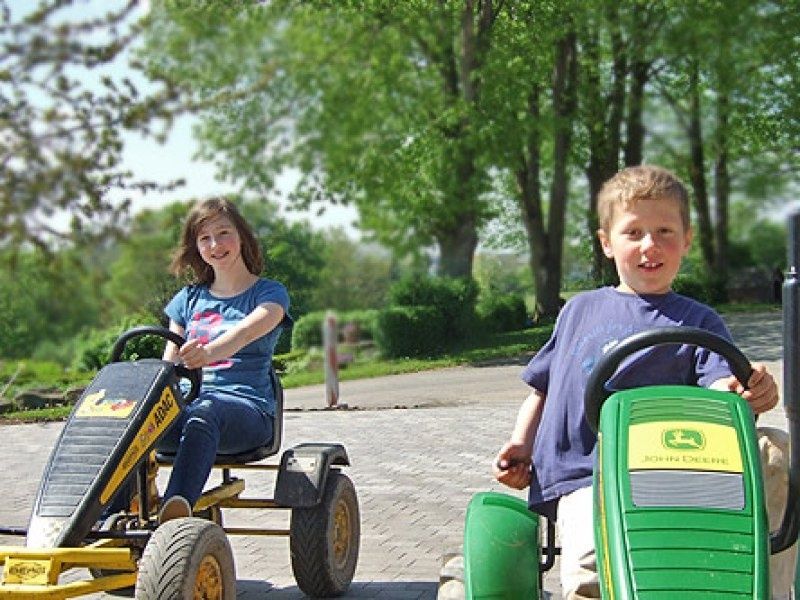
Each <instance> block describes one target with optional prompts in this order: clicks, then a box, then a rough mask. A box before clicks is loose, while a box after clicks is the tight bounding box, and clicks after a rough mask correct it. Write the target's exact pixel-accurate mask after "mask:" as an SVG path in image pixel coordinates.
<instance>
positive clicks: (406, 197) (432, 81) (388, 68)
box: [148, 0, 504, 276]
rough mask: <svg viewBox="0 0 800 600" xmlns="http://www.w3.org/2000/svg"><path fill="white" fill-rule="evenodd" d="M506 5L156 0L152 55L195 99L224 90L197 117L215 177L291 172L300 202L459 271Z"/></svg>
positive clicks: (251, 183)
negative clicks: (336, 208) (330, 210)
mask: <svg viewBox="0 0 800 600" xmlns="http://www.w3.org/2000/svg"><path fill="white" fill-rule="evenodd" d="M503 5H504V3H503V2H502V1H497V0H494V1H491V0H490V1H484V2H475V1H474V0H463V1H459V2H452V3H441V2H430V1H427V2H408V3H405V2H402V3H386V2H381V1H377V0H369V1H368V0H363V1H351V2H335V3H331V2H323V1H318V2H312V3H305V4H299V3H293V2H287V1H282V2H274V3H269V4H268V5H259V6H241V5H237V6H233V7H232V6H223V5H215V4H208V5H204V6H202V7H201V8H196V7H188V8H187V7H180V8H178V7H176V6H175V5H171V4H168V3H163V4H160V5H158V6H157V7H156V9H155V10H154V11H153V18H152V22H151V26H150V34H149V37H150V44H149V46H148V53H149V55H150V56H151V60H150V65H151V68H152V72H154V73H157V74H158V75H159V77H165V78H169V79H171V80H173V81H175V82H179V83H180V85H182V86H185V87H186V88H188V89H189V90H191V92H192V93H193V95H194V97H195V98H197V97H201V96H202V95H203V94H208V93H213V92H218V91H219V90H221V89H223V88H228V89H229V90H231V92H232V93H231V96H230V98H229V99H227V100H224V101H222V102H220V103H218V104H217V105H215V106H214V107H213V110H212V111H208V112H206V113H204V114H203V125H202V127H201V128H200V135H201V138H202V139H203V140H204V142H205V144H206V153H207V157H210V158H217V159H218V160H219V159H220V157H222V156H224V159H223V160H220V161H219V162H220V166H221V172H222V174H223V175H225V176H227V177H230V178H232V179H238V180H240V181H241V182H242V184H243V187H244V188H246V189H249V190H251V191H252V190H262V189H264V188H267V189H269V188H271V186H272V182H273V179H274V177H275V175H276V174H277V173H279V172H280V171H281V169H283V168H285V167H286V166H287V165H292V166H295V167H298V168H300V170H301V171H302V172H303V179H302V181H301V184H300V186H299V189H298V191H297V194H296V195H295V196H294V198H295V200H296V201H297V202H298V203H300V204H303V205H310V204H312V203H314V202H319V201H330V202H348V203H353V204H355V205H356V206H357V208H358V210H359V214H360V226H361V227H362V228H363V229H365V230H367V231H370V232H372V233H373V234H374V235H375V237H376V239H377V240H379V241H380V242H382V243H384V244H386V245H387V246H389V247H392V248H394V249H396V250H398V251H402V250H404V249H412V248H418V247H420V246H426V245H431V244H435V245H436V246H437V248H438V251H439V255H440V258H439V262H438V264H439V269H440V272H441V273H442V274H447V275H452V276H465V275H469V274H470V272H471V266H472V259H473V255H474V251H475V247H476V245H477V241H478V235H477V232H478V229H479V228H480V226H481V225H482V223H483V222H485V220H486V219H487V217H488V216H489V215H490V214H491V208H490V207H489V206H488V205H487V202H486V200H485V198H484V195H483V194H484V192H485V191H486V189H487V187H488V179H487V173H486V169H487V164H486V161H485V157H484V155H483V153H482V137H483V133H484V130H485V128H486V125H487V123H486V122H485V115H483V114H482V113H481V111H480V107H481V98H482V94H483V93H484V89H485V86H484V79H485V73H484V71H483V66H484V63H485V61H486V57H487V54H488V53H489V52H490V51H491V48H492V45H493V41H494V28H495V26H496V23H497V20H498V18H499V16H500V12H501V10H502V8H503ZM165 40H166V43H165Z"/></svg>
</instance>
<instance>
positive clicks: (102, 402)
mask: <svg viewBox="0 0 800 600" xmlns="http://www.w3.org/2000/svg"><path fill="white" fill-rule="evenodd" d="M135 406H136V402H135V401H133V400H130V399H129V398H114V397H108V396H106V390H105V388H103V389H101V390H100V391H97V392H95V393H93V394H87V395H86V396H85V397H84V398H83V400H82V401H81V404H80V406H79V407H78V409H77V411H76V413H75V415H76V416H78V417H90V418H91V417H112V418H117V419H127V418H128V417H129V416H130V414H131V412H132V411H133V408H134V407H135Z"/></svg>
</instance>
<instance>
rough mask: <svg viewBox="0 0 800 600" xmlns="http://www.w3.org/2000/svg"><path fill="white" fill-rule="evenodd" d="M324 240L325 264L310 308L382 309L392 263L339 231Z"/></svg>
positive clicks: (377, 249) (382, 253) (373, 248)
mask: <svg viewBox="0 0 800 600" xmlns="http://www.w3.org/2000/svg"><path fill="white" fill-rule="evenodd" d="M325 237H326V240H325V249H324V252H323V256H324V260H325V263H324V265H323V267H322V270H321V271H320V274H319V279H318V281H317V284H316V286H315V288H314V292H313V296H312V304H313V306H314V307H315V308H317V309H323V308H330V309H333V310H338V311H347V310H353V309H359V308H379V307H382V306H383V305H384V303H385V302H386V294H387V290H388V289H389V284H390V280H391V276H392V260H391V258H390V257H389V256H388V254H387V253H386V251H385V250H384V249H382V248H380V247H377V246H376V245H375V244H372V245H370V246H367V245H365V244H364V243H363V242H356V241H354V240H352V239H350V238H349V237H347V235H346V234H345V232H344V231H342V230H341V229H334V230H332V231H329V232H328V233H327V234H326V236H325Z"/></svg>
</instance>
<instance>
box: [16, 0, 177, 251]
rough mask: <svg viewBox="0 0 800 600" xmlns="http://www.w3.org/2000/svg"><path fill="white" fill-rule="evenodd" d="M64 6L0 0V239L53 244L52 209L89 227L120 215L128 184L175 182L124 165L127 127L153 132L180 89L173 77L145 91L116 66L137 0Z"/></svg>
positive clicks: (95, 229)
mask: <svg viewBox="0 0 800 600" xmlns="http://www.w3.org/2000/svg"><path fill="white" fill-rule="evenodd" d="M70 8H71V3H69V2H67V3H64V2H60V1H56V0H43V1H42V2H37V3H27V2H8V1H7V0H4V1H3V2H2V3H0V9H2V14H3V18H2V21H0V36H2V42H3V53H2V55H1V56H0V72H1V73H2V86H0V105H2V106H3V114H2V132H3V143H2V144H1V145H0V217H1V218H0V246H5V247H8V248H24V247H25V246H24V243H25V242H28V241H34V242H35V243H36V244H37V245H41V246H55V245H56V244H55V241H56V240H58V238H59V237H64V235H63V234H64V232H63V231H60V232H56V231H55V230H54V228H53V226H52V217H53V216H54V215H55V214H58V213H62V214H65V215H69V217H70V223H69V230H68V232H67V233H70V234H72V235H73V237H74V239H79V238H87V237H92V236H94V235H95V234H98V233H100V232H102V231H106V230H109V229H115V228H117V227H118V226H119V225H120V224H121V223H123V222H124V214H125V212H126V210H127V208H128V206H129V203H130V192H131V190H133V189H136V190H139V191H147V190H154V189H159V190H163V189H170V188H172V187H174V184H171V183H168V184H157V183H155V182H154V181H148V180H145V181H142V180H139V179H138V178H136V177H134V176H133V174H132V173H131V172H130V170H128V169H127V168H125V167H124V166H123V165H122V161H123V147H124V143H123V140H124V133H125V131H137V132H139V133H142V134H144V135H148V134H150V133H154V132H153V129H154V128H155V127H157V126H158V125H160V124H166V123H168V122H169V121H170V119H171V113H172V111H173V110H174V109H175V104H176V100H177V99H178V98H177V94H175V93H174V90H173V89H172V88H171V86H168V85H165V84H163V83H156V82H151V84H150V86H149V87H150V90H152V91H151V92H150V93H144V90H141V89H138V87H137V85H136V84H134V79H135V78H134V77H130V76H127V74H126V75H121V74H120V73H121V72H123V71H124V69H120V68H119V67H120V66H124V64H125V61H126V58H125V56H126V50H127V49H128V48H129V46H130V45H131V44H132V43H133V41H134V40H136V39H137V37H138V34H139V32H140V31H141V29H140V27H139V23H138V19H137V18H136V12H135V9H136V6H135V5H134V4H131V3H114V5H112V6H109V7H108V8H107V10H104V11H103V12H102V13H100V12H95V11H92V10H90V11H88V12H86V13H84V12H83V11H78V10H72V11H70V10H69V9H70ZM130 69H131V70H136V67H135V66H130ZM112 192H115V193H116V194H114V196H112ZM112 200H113V201H112ZM120 200H122V201H121V202H120ZM58 229H63V227H61V228H58ZM59 233H60V234H62V235H59ZM94 241H97V240H94Z"/></svg>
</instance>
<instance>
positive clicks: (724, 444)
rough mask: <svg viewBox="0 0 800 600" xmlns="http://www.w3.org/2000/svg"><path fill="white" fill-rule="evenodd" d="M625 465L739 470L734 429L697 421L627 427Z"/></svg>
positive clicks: (659, 422) (665, 422)
mask: <svg viewBox="0 0 800 600" xmlns="http://www.w3.org/2000/svg"><path fill="white" fill-rule="evenodd" d="M628 468H629V469H630V470H636V469H691V470H693V471H719V472H726V473H741V472H742V456H741V452H740V450H739V439H738V437H737V434H736V429H734V428H733V427H729V426H727V425H720V424H717V423H704V422H697V421H654V422H651V423H639V424H636V425H631V427H630V429H629V430H628Z"/></svg>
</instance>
